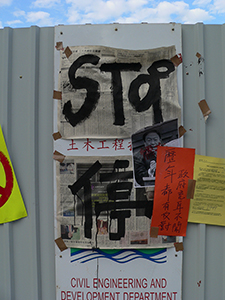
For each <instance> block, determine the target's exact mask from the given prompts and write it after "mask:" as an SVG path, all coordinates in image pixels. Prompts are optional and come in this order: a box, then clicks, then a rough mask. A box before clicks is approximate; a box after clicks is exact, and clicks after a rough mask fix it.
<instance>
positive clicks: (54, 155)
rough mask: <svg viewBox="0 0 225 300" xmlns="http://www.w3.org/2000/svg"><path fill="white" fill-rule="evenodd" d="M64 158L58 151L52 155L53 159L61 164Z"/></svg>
mask: <svg viewBox="0 0 225 300" xmlns="http://www.w3.org/2000/svg"><path fill="white" fill-rule="evenodd" d="M65 157H66V156H65V155H63V154H62V153H60V152H58V151H55V152H54V153H53V159H55V160H57V161H59V162H61V163H62V162H63V161H64V159H65Z"/></svg>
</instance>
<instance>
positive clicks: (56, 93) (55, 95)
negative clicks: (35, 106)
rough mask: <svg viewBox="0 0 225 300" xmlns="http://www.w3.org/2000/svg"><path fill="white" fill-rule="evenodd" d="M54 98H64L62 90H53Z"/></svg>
mask: <svg viewBox="0 0 225 300" xmlns="http://www.w3.org/2000/svg"><path fill="white" fill-rule="evenodd" d="M53 99H56V100H62V92H60V91H55V90H54V91H53Z"/></svg>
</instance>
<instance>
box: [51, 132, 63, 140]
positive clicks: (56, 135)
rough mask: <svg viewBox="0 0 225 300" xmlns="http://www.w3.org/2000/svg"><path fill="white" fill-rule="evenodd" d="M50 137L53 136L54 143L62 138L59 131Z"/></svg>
mask: <svg viewBox="0 0 225 300" xmlns="http://www.w3.org/2000/svg"><path fill="white" fill-rule="evenodd" d="M52 136H53V139H54V140H55V141H57V140H59V139H61V138H62V135H61V133H60V132H59V131H58V132H54V133H53V135H52Z"/></svg>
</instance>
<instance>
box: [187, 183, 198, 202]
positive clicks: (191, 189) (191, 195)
mask: <svg viewBox="0 0 225 300" xmlns="http://www.w3.org/2000/svg"><path fill="white" fill-rule="evenodd" d="M195 185H196V180H194V179H188V188H187V199H193V198H194V193H195Z"/></svg>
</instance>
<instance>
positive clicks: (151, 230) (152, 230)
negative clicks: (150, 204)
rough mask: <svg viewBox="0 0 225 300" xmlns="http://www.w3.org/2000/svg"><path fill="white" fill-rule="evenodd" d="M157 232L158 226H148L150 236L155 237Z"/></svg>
mask: <svg viewBox="0 0 225 300" xmlns="http://www.w3.org/2000/svg"><path fill="white" fill-rule="evenodd" d="M158 233H159V227H151V228H150V237H152V238H157V237H158Z"/></svg>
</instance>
